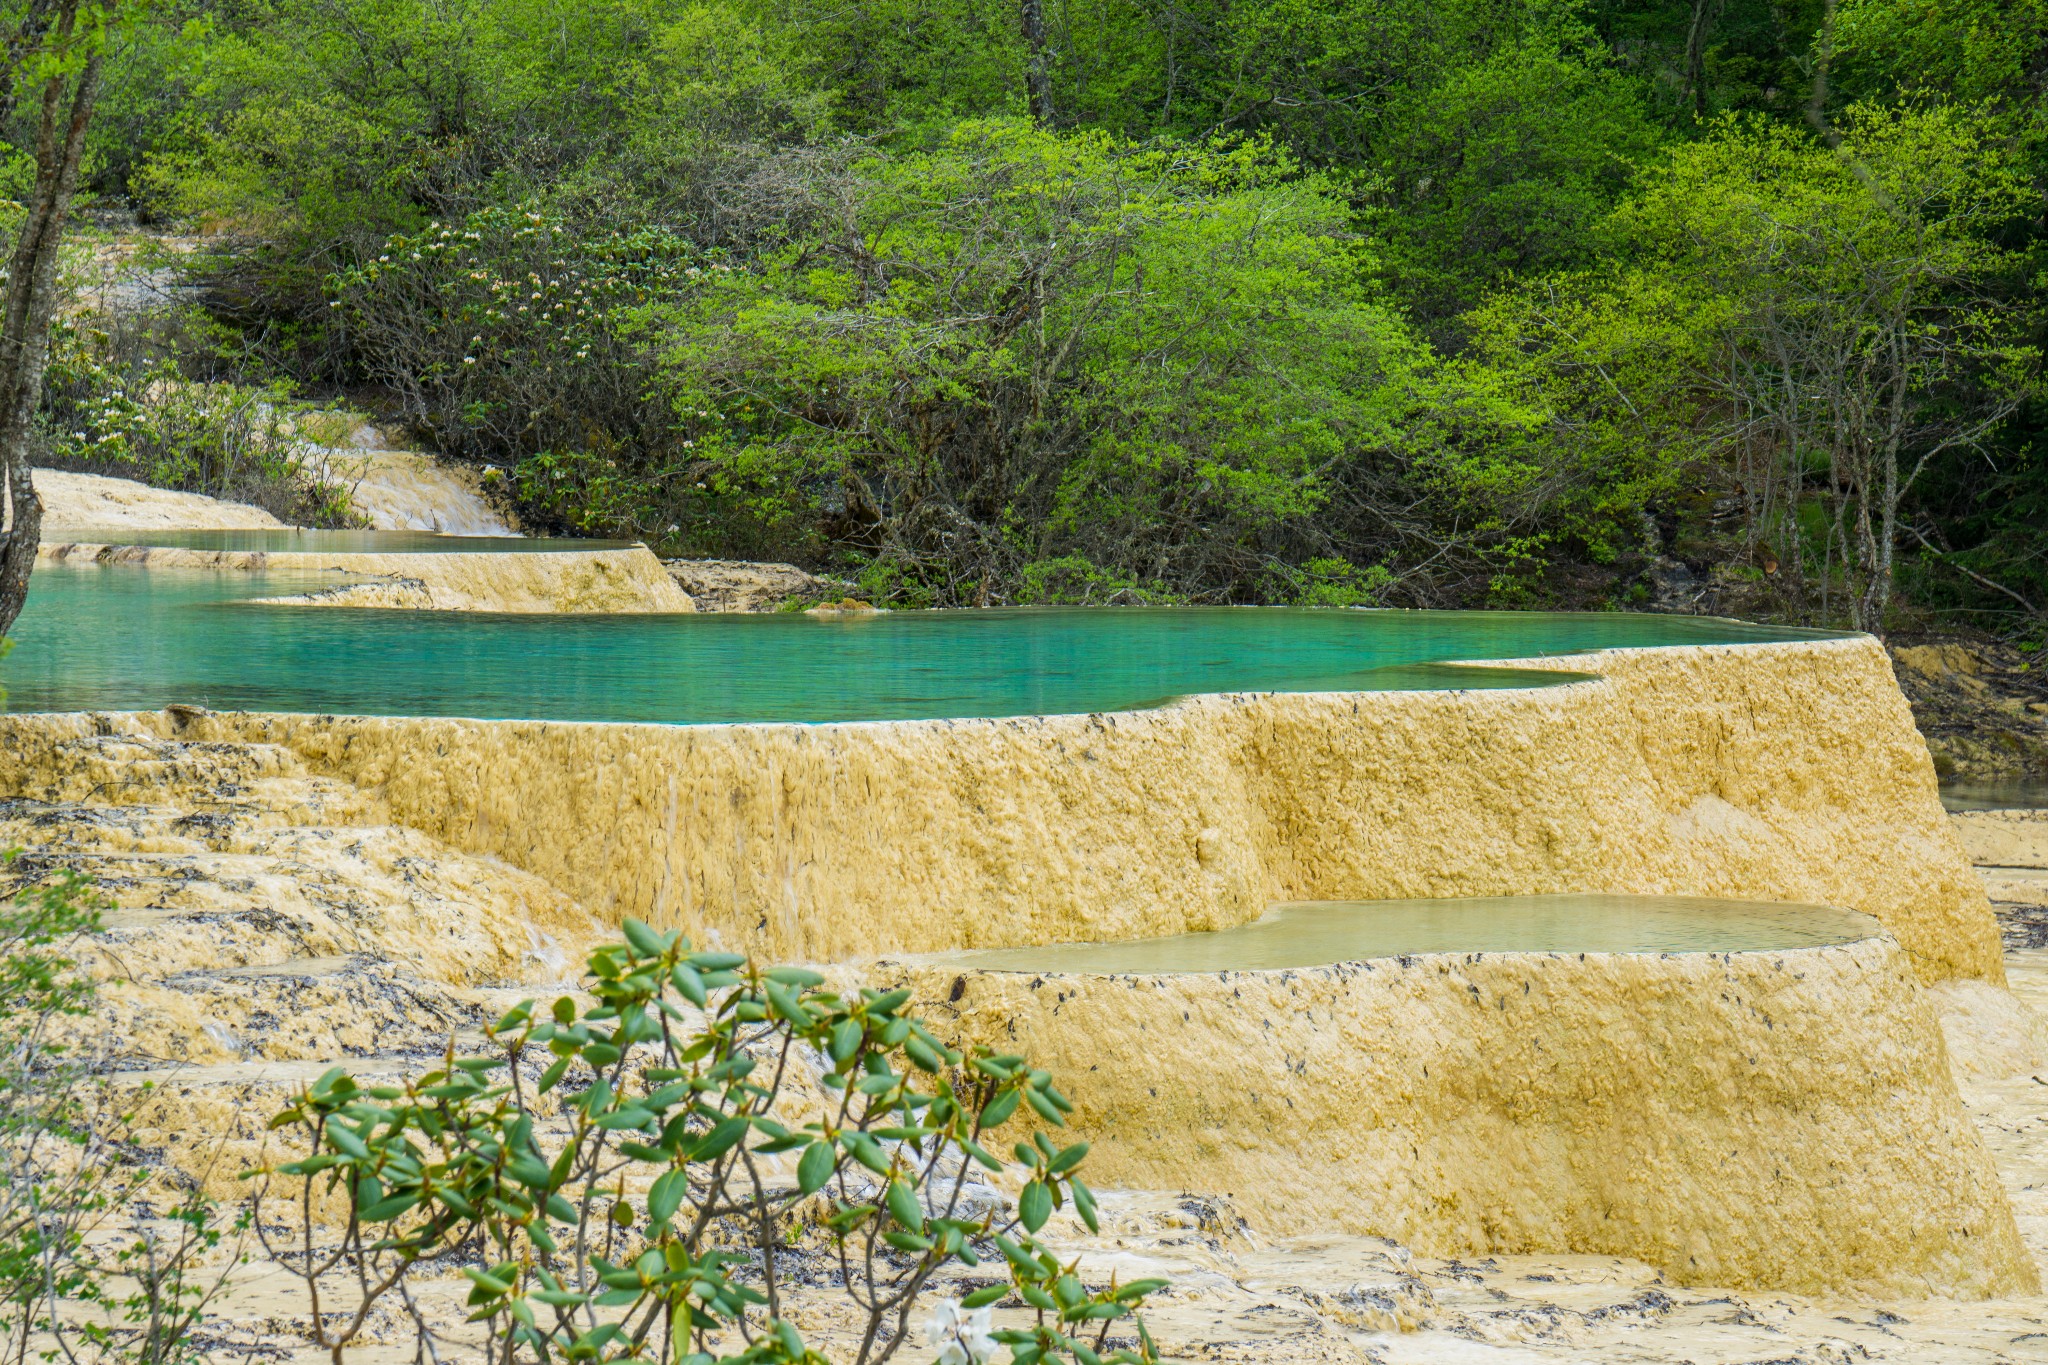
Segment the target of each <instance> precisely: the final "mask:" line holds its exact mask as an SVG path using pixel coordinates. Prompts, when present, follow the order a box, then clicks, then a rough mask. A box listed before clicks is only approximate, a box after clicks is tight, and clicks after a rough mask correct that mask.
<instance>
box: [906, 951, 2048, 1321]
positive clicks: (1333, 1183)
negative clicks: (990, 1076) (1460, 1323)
mask: <svg viewBox="0 0 2048 1365" xmlns="http://www.w3.org/2000/svg"><path fill="white" fill-rule="evenodd" d="M872 976H873V981H872V984H875V985H876V986H878V987H884V986H886V987H893V986H895V985H898V984H908V985H910V986H912V987H913V988H914V989H915V990H916V992H917V997H916V998H917V999H918V1001H919V1003H920V1008H921V1010H922V1012H923V1014H924V1016H925V1017H926V1018H927V1019H929V1020H932V1021H933V1022H934V1026H935V1027H937V1028H939V1029H940V1030H941V1031H942V1032H944V1031H946V1030H950V1031H951V1032H952V1034H953V1038H952V1039H951V1040H950V1041H954V1042H955V1043H956V1045H970V1044H981V1045H986V1046H988V1047H991V1048H993V1049H996V1050H998V1051H1015V1052H1021V1053H1023V1054H1024V1055H1026V1056H1030V1057H1041V1058H1058V1059H1059V1075H1060V1076H1061V1078H1062V1081H1061V1084H1062V1086H1063V1088H1064V1089H1065V1093H1066V1094H1067V1096H1068V1097H1069V1098H1070V1099H1071V1100H1072V1101H1073V1102H1074V1105H1075V1111H1074V1113H1073V1114H1072V1115H1070V1116H1069V1122H1070V1124H1071V1126H1072V1128H1073V1131H1074V1132H1075V1133H1076V1134H1077V1135H1078V1136H1079V1137H1081V1138H1083V1139H1086V1140H1087V1141H1089V1142H1090V1143H1092V1144H1093V1148H1092V1151H1091V1153H1090V1156H1089V1166H1090V1169H1091V1172H1092V1173H1093V1174H1094V1176H1095V1177H1096V1178H1097V1179H1100V1180H1102V1181H1104V1182H1105V1183H1110V1184H1114V1185H1118V1186H1123V1187H1127V1188H1138V1189H1180V1190H1191V1191H1196V1192H1199V1193H1203V1194H1210V1195H1228V1196H1230V1198H1231V1199H1232V1200H1233V1202H1234V1203H1235V1204H1236V1206H1237V1207H1238V1208H1239V1209H1241V1210H1243V1212H1244V1214H1245V1215H1246V1216H1247V1217H1248V1218H1249V1219H1250V1220H1251V1221H1252V1223H1253V1224H1254V1225H1255V1226H1257V1227H1259V1228H1261V1229H1264V1230H1266V1231H1268V1232H1270V1233H1277V1234H1301V1233H1308V1232H1316V1231H1330V1230H1343V1231H1348V1232H1359V1233H1364V1232H1372V1233H1379V1234H1383V1235H1386V1236H1390V1237H1393V1238H1395V1239H1397V1240H1399V1241H1400V1242H1402V1243H1404V1244H1406V1245H1408V1246H1410V1247H1412V1248H1414V1249H1415V1250H1416V1251H1418V1252H1422V1253H1424V1254H1427V1255H1431V1256H1485V1255H1498V1254H1530V1253H1551V1254H1608V1255H1620V1256H1628V1257H1633V1258H1636V1259H1639V1260H1643V1261H1647V1262H1649V1263H1650V1264H1652V1265H1654V1266H1656V1267H1657V1268H1658V1269H1659V1270H1660V1271H1662V1272H1663V1274H1664V1275H1665V1277H1666V1278H1667V1279H1669V1280H1671V1281H1672V1282H1674V1283H1679V1284H1720V1285H1733V1286H1738V1287H1752V1288H1755V1287H1767V1288H1772V1289H1789V1290H1795V1291H1802V1292H1808V1293H1818V1292H1841V1291H1852V1292H1863V1293H1884V1294H1919V1293H1925V1292H1928V1291H1930V1290H1932V1292H1936V1293H1942V1294H1958V1295H1964V1296H1975V1297H1996V1296H2000V1295H2005V1294H2011V1293H2021V1292H2025V1293H2031V1292H2035V1291H2036V1290H2037V1289H2038V1288H2039V1282H2038V1279H2037V1277H2036V1272H2035V1269H2034V1265H2033V1262H2032V1260H2031V1258H2030V1257H2029V1256H2028V1255H2027V1254H2026V1252H2025V1250H2024V1248H2023V1247H2022V1245H2021V1243H2020V1240H2019V1235H2018V1231H2017V1228H2016V1227H2015V1226H2014V1223H2013V1217H2012V1210H2011V1207H2010V1205H2009V1204H2008V1203H2007V1200H2006V1195H2005V1191H2004V1189H2003V1188H2002V1187H2001V1185H2000V1184H1999V1181H1998V1177H1997V1174H1996V1172H1995V1171H1994V1169H1993V1167H1992V1165H1991V1162H1990V1159H1989V1158H1988V1157H1987V1156H1986V1154H1985V1152H1984V1149H1983V1146H1982V1144H1981V1143H1980V1142H1979V1140H1978V1137H1977V1133H1976V1130H1975V1129H1974V1128H1973V1127H1972V1126H1971V1124H1970V1121H1969V1118H1968V1116H1967V1115H1966V1114H1965V1113H1964V1111H1963V1108H1962V1106H1961V1104H1960V1103H1959V1102H1958V1101H1957V1098H1956V1093H1955V1088H1954V1083H1953V1081H1952V1080H1951V1079H1950V1074H1949V1066H1948V1059H1947V1056H1946V1054H1945V1052H1944V1049H1943V1043H1942V1036H1941V1032H1940V1029H1939V1027H1938V1025H1937V1023H1936V1018H1935V1013H1934V1010H1933V1009H1932V1008H1930V1006H1929V1004H1928V1001H1927V999H1926V997H1925V996H1924V995H1923V994H1922V992H1921V989H1920V987H1919V985H1918V983H1917V982H1916V981H1915V980H1914V979H1913V974H1912V971H1911V968H1910V967H1909V966H1908V965H1907V964H1906V962H1905V961H1904V959H1903V957H1902V955H1901V954H1900V953H1899V951H1898V949H1897V947H1896V946H1895V945H1894V944H1892V943H1891V942H1890V941H1889V940H1886V939H1883V938H1875V939H1866V940H1863V941H1860V942H1855V943H1849V944H1844V945H1841V946H1837V947H1826V948H1807V949H1798V950H1790V951H1779V952H1757V953H1684V954H1668V955H1667V954H1649V953H1632V954H1602V953H1588V954H1561V953H1472V954H1460V955H1455V956H1452V955H1434V956H1422V957H1405V958H1398V959H1389V960H1381V961H1371V962H1363V963H1343V964H1335V965H1331V966H1327V967H1315V968H1305V969H1300V970H1288V971H1256V972H1226V973H1220V974H1208V973H1197V974H1184V975H1168V976H1142V975H1137V976H1093V975H1054V974H1046V975H1032V974H1030V973H1027V972H986V971H969V972H966V973H965V974H960V973H957V972H956V970H955V969H954V968H953V967H951V966H950V965H948V964H947V963H945V962H944V960H943V959H941V960H938V961H934V962H929V963H922V964H918V965H914V966H906V967H904V968H902V969H899V970H891V968H890V966H889V965H888V964H882V965H880V966H878V967H876V968H874V969H872ZM1973 984H1980V985H1981V983H1973ZM1981 988H1982V989H1983V990H1984V991H1986V992H1991V993H1994V994H1996V995H2001V996H2002V995H2003V992H1999V991H1997V989H1996V988H1995V987H1990V986H1982V987H1981ZM1653 1192H1654V1193H1653Z"/></svg>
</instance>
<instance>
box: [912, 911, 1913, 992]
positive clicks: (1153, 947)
mask: <svg viewBox="0 0 2048 1365" xmlns="http://www.w3.org/2000/svg"><path fill="white" fill-rule="evenodd" d="M1881 932H1883V931H1882V929H1881V927H1880V926H1879V925H1878V922H1877V921H1876V920H1874V919H1872V918H1871V917H1870V916H1868V915H1861V914H1858V913H1856V912H1855V911H1853V910H1838V909H1836V908H1835V907H1833V906H1828V905H1797V904H1789V903H1785V902H1781V901H1745V900H1722V899H1718V898H1714V897H1706V896H1612V895H1596V894H1579V895H1566V896H1473V897H1467V898H1458V899H1438V900H1382V901H1302V902H1298V903H1296V904H1292V905H1277V906H1275V907H1273V909H1272V910H1270V911H1268V912H1267V913H1266V915H1265V916H1264V917H1263V918H1261V919H1258V920H1256V921H1254V922H1252V923H1251V924H1246V925H1241V926H1239V927H1238V928H1235V929H1223V930H1219V931H1217V932H1215V933H1203V934H1176V935H1174V936H1173V937H1171V938H1153V939H1139V940H1136V941H1133V942H1125V943H1057V944H1050V945H1047V946H1045V947H1040V948H1002V949H996V950H993V951H986V952H978V953H959V954H950V955H948V956H947V957H946V959H945V961H946V962H947V964H948V965H958V966H960V967H962V968H965V969H969V970H975V971H988V972H1060V973H1086V974H1090V975H1110V974H1122V973H1128V974H1137V975H1154V974H1162V973H1170V972H1226V971H1268V970H1277V969H1280V968H1287V967H1314V966H1319V965H1321V964H1324V963H1329V962H1357V961H1363V960H1365V959H1368V958H1378V957H1407V956H1411V955H1416V954H1422V953H1740V952H1770V951H1781V950H1784V949H1788V948H1819V947H1825V946H1827V945H1828V944H1832V943H1849V942H1853V941H1855V940H1857V939H1864V938H1869V937H1871V936H1872V935H1874V934H1878V933H1881Z"/></svg>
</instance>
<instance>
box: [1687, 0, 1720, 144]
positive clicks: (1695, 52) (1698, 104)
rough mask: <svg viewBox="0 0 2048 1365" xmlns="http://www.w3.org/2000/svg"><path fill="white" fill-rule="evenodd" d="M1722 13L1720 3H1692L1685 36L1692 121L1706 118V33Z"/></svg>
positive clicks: (1710, 0)
mask: <svg viewBox="0 0 2048 1365" xmlns="http://www.w3.org/2000/svg"><path fill="white" fill-rule="evenodd" d="M1720 14H1721V0H1692V24H1691V26H1690V27H1689V28H1688V29H1687V30H1686V34H1685V88H1686V91H1687V93H1688V94H1689V95H1690V96H1691V98H1692V112H1693V117H1694V118H1701V119H1703V118H1705V117H1706V116H1707V34H1708V33H1710V32H1711V31H1712V30H1713V27H1714V20H1715V19H1717V18H1719V17H1720Z"/></svg>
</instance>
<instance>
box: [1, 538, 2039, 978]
mask: <svg viewBox="0 0 2048 1365" xmlns="http://www.w3.org/2000/svg"><path fill="white" fill-rule="evenodd" d="M522 558H539V556H522ZM1521 666H1527V667H1535V668H1546V669H1556V670H1563V671H1579V672H1588V671H1590V672H1596V673H1598V674H1599V675H1600V676H1599V677H1598V678H1597V679H1596V680H1593V681H1587V682H1575V683H1572V684H1569V685H1564V686H1558V687H1552V688H1538V689H1528V690H1500V691H1473V692H1456V691H1443V692H1367V693H1309V694H1300V693H1290V694H1231V695H1212V696H1200V697H1194V698H1190V699H1187V700H1185V701H1181V702H1178V703H1175V704H1173V705H1169V706H1164V707H1160V708H1157V709H1154V710H1146V711H1135V712H1123V713H1115V714H1104V715H1085V716H1032V717H1018V718H1010V719H991V720H933V721H901V722H875V723H848V724H830V725H814V726H804V725H706V726H663V725H632V724H597V723H561V722H542V721H477V720H461V719H447V718H417V717H403V718H380V717H352V716H298V715H261V714H193V713H191V712H180V713H178V714H176V715H173V714H170V713H139V714H124V715H106V716H95V715H44V716H8V717H0V794H6V791H7V789H9V788H13V789H16V790H15V793H14V794H19V795H25V796H33V795H35V792H34V791H32V790H28V788H33V787H34V786H35V785H36V779H35V774H36V773H37V771H38V767H39V764H42V763H47V762H48V761H49V759H48V754H49V751H50V749H51V746H52V745H54V744H56V743H57V742H58V741H60V740H61V739H63V738H64V737H66V736H71V735H77V734H84V733H91V732H93V731H94V730H95V729H96V728H105V729H107V730H110V731H126V732H133V733H138V734H145V735H153V736H158V737H177V738H182V739H188V740H225V741H240V742H253V743H266V744H274V745H278V746H281V747H282V748H284V749H287V750H289V751H291V752H292V753H293V754H294V755H296V756H297V757H298V758H300V759H301V760H303V761H304V762H305V763H306V764H307V765H308V766H309V767H310V768H311V769H312V770H314V771H316V772H319V773H323V774H326V775H330V776H335V777H340V778H344V779H346V780H347V781H349V782H351V783H353V784H355V785H357V786H359V787H362V788H364V789H366V790H368V791H372V792H374V793H375V794H376V796H377V797H378V799H379V800H381V801H383V802H384V803H386V805H387V806H388V809H389V810H390V812H391V818H392V819H394V820H395V821H398V822H400V823H403V824H406V825H409V826H411V827H413V828H416V829H419V830H421V831H422V832H424V833H426V834H428V835H429V836H431V837H433V838H435V839H438V840H441V841H443V842H445V843H447V844H449V845H452V846H453V847H455V848H458V849H461V850H463V851H465V852H468V853H473V854H482V855H488V856H493V857H499V858H503V859H504V860H505V861H507V862H509V863H511V864H513V865H514V866H516V867H519V868H522V869H524V870H526V871H529V872H532V873H535V874H537V875H539V876H540V877H542V878H544V879H546V880H547V881H548V882H550V883H551V884H553V885H555V886H558V887H560V888H561V889H562V890H563V891H565V892H566V893H568V894H569V895H571V896H573V897H574V898H575V899H576V900H577V901H578V902H579V903H580V904H582V905H583V906H584V907H586V908H587V909H589V910H590V911H591V912H592V913H594V914H597V915H598V916H600V917H601V918H602V919H604V920H606V921H608V922H611V923H617V922H618V921H619V920H620V919H622V918H623V917H624V916H627V915H635V916H639V917H641V918H644V919H647V920H649V921H650V922H653V923H655V924H657V925H661V926H664V927H679V928H683V929H685V930H686V931H688V932H689V933H690V934H691V935H692V936H693V937H694V938H696V939H697V940H698V941H699V942H714V943H719V944H723V945H725V946H728V947H734V948H739V949H742V950H746V951H751V952H758V953H761V954H764V955H767V956H770V957H774V958H777V959H782V960H813V961H841V962H847V961H855V960H860V959H866V958H872V957H874V956H876V955H878V954H892V953H898V954H900V953H915V952H929V951H938V950H946V949H955V948H987V947H1007V946H1015V945H1023V944H1033V943H1049V942H1058V941H1063V940H1090V939H1095V940H1102V939H1123V938H1136V937H1145V936H1153V935H1161V934H1172V933H1180V932H1185V931H1190V930H1201V929H1222V928H1229V927H1231V926H1233V925H1237V924H1242V923H1244V922H1246V921H1248V920H1251V919H1254V918H1256V917H1257V916H1258V915H1260V914H1261V913H1263V912H1264V910H1265V908H1266V906H1267V905H1268V904H1269V903H1271V902H1273V901H1278V900H1311V899H1340V898H1353V897H1358V898H1370V897H1389V896H1402V897H1407V896H1476V895H1511V894H1540V893H1550V892H1565V891H1609V892H1624V893H1639V894H1670V895H1703V896H1735V897H1744V898H1754V899H1766V900H1769V899H1780V900H1795V901H1807V902H1821V903H1829V904H1835V905H1841V906H1846V907H1848V908H1851V909H1856V910H1861V911H1864V912H1866V913H1869V914H1872V915H1875V916H1876V917H1877V918H1878V919H1879V920H1881V921H1882V922H1883V923H1884V924H1885V925H1886V927H1887V928H1889V929H1890V930H1891V931H1892V933H1893V934H1895V935H1896V936H1897V938H1898V941H1899V943H1900V944H1901V945H1902V946H1903V947H1904V948H1905V950H1906V952H1907V953H1908V954H1909V955H1910V957H1911V959H1912V962H1913V965H1914V967H1915V969H1916V970H1917V972H1918V973H1919V975H1920V976H1921V978H1922V979H1923V980H1926V981H1939V980H1944V979H1950V978H1980V979H1984V980H1989V981H1992V982H2002V981H2003V979H2004V975H2003V967H2002V966H2001V962H2000V957H1999V940H1998V932H1997V926H1996V924H1995V922H1994V920H1993V918H1992V915H1991V910H1990V906H1989V903H1988V902H1987V901H1986V899H1985V896H1984V892H1983V890H1982V888H1981V886H1980V884H1979V883H1978V881H1977V879H1976V877H1975V876H1974V874H1973V872H1972V870H1971V868H1970V865H1969V863H1968V861H1967V860H1966V859H1965V857H1964V855H1963V852H1962V849H1961V847H1960V845H1959V844H1958V842H1957V840H1956V836H1955V834H1954V832H1953V831H1952V830H1951V829H1950V827H1949V825H1948V822H1947V820H1946V819H1945V818H1944V816H1943V813H1942V810H1941V806H1940V803H1939V800H1938V799H1937V795H1936V788H1935V779H1934V771H1933V767H1932V765H1931V763H1930V762H1929V760H1928V757H1927V750H1926V747H1925V746H1924V745H1923V744H1922V743H1921V742H1920V740H1919V737H1918V735H1917V734H1916V733H1915V732H1914V729H1913V726H1912V720H1911V716H1910V713H1909V712H1908V710H1907V707H1906V703H1905V700H1904V699H1903V697H1901V695H1900V693H1899V690H1898V687H1897V684H1896V683H1895V682H1894V680H1893V677H1892V673H1891V668H1890V665H1889V664H1888V662H1887V661H1886V658H1885V654H1884V651H1883V649H1882V648H1881V647H1880V646H1879V645H1878V644H1877V642H1876V641H1874V640H1871V639H1869V638H1867V637H1858V638H1849V639H1837V640H1824V641H1799V642H1794V643H1782V644H1746V645H1727V646H1690V647H1679V648H1664V649H1644V650H1624V651H1613V652H1608V653H1602V654H1597V655H1582V656H1576V657H1563V658H1552V659H1543V660H1534V661H1525V662H1524V663H1523V664H1522V665H1521Z"/></svg>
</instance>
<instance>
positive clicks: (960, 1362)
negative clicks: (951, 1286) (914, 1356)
mask: <svg viewBox="0 0 2048 1365" xmlns="http://www.w3.org/2000/svg"><path fill="white" fill-rule="evenodd" d="M994 1312H995V1310H994V1309H991V1308H976V1309H973V1310H972V1311H968V1310H964V1309H962V1308H961V1307H960V1301H959V1300H958V1299H940V1300H939V1301H938V1303H937V1304H935V1305H933V1307H932V1316H931V1320H930V1321H929V1322H927V1323H925V1325H924V1344H925V1345H927V1346H931V1347H934V1348H936V1349H937V1350H938V1353H939V1360H938V1365H982V1362H983V1361H985V1360H987V1359H988V1358H989V1357H990V1356H993V1355H994V1354H995V1353H996V1339H995V1338H994V1337H992V1336H990V1335H989V1325H990V1323H989V1320H990V1318H991V1317H992V1316H993V1315H994Z"/></svg>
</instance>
